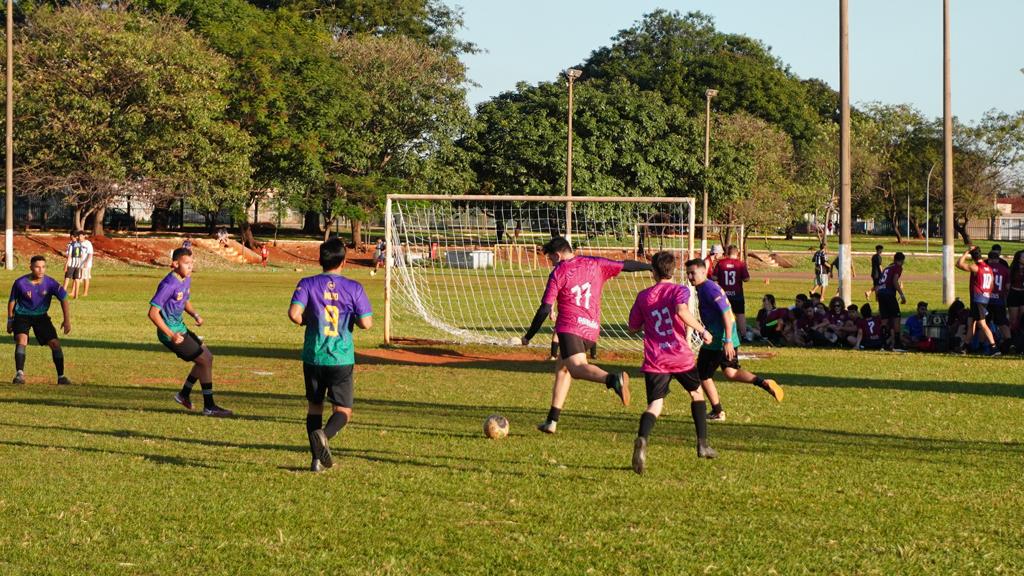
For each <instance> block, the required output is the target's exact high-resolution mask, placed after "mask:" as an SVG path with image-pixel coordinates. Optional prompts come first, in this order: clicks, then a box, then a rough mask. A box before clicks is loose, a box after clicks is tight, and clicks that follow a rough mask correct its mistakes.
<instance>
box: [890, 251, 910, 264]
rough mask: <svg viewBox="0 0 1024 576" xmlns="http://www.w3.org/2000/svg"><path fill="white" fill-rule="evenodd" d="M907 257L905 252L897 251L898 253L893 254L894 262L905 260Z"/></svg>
mask: <svg viewBox="0 0 1024 576" xmlns="http://www.w3.org/2000/svg"><path fill="white" fill-rule="evenodd" d="M906 259H907V255H906V254H904V253H903V252H897V253H895V254H893V256H892V260H893V262H903V261H904V260H906Z"/></svg>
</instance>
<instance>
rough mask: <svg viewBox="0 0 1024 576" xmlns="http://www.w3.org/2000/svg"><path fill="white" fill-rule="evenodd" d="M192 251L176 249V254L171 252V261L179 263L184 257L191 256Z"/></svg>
mask: <svg viewBox="0 0 1024 576" xmlns="http://www.w3.org/2000/svg"><path fill="white" fill-rule="evenodd" d="M191 255H192V251H191V250H189V249H188V248H175V249H174V252H171V260H172V261H173V262H177V261H178V260H179V259H180V258H181V257H182V256H191Z"/></svg>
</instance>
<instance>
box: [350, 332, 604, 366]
mask: <svg viewBox="0 0 1024 576" xmlns="http://www.w3.org/2000/svg"><path fill="white" fill-rule="evenodd" d="M396 344H399V345H398V346H385V347H381V348H370V349H367V350H360V351H359V352H358V355H359V356H360V359H359V362H360V363H369V364H374V363H382V364H383V363H387V364H413V365H421V366H444V365H453V364H466V363H469V362H543V361H545V360H546V359H547V350H545V349H541V348H493V349H480V348H473V349H470V350H468V351H459V350H455V349H453V348H452V344H451V343H450V342H438V341H433V340H421V339H402V340H398V341H396ZM623 358H624V356H623V355H621V354H617V353H614V352H608V351H601V350H600V347H599V348H598V359H597V362H617V361H619V360H622V359H623Z"/></svg>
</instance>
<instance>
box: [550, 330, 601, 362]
mask: <svg viewBox="0 0 1024 576" xmlns="http://www.w3.org/2000/svg"><path fill="white" fill-rule="evenodd" d="M596 345H597V343H596V342H591V341H590V340H584V339H583V338H581V337H579V336H577V335H575V334H570V333H568V332H559V333H558V349H559V350H560V351H561V353H562V360H565V359H566V358H568V357H570V356H573V355H575V354H586V353H587V352H589V351H590V350H591V349H593V348H594V346H596Z"/></svg>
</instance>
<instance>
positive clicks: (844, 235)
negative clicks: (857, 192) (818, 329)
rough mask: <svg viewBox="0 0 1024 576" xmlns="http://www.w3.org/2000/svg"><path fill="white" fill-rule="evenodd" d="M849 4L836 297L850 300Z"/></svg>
mask: <svg viewBox="0 0 1024 576" xmlns="http://www.w3.org/2000/svg"><path fill="white" fill-rule="evenodd" d="M848 14H849V0H839V295H840V296H841V297H842V299H843V302H845V303H846V304H847V305H849V304H850V302H851V301H852V300H853V278H852V274H851V272H852V267H851V266H850V264H851V261H850V258H852V257H853V250H852V233H851V228H852V226H851V225H852V222H851V218H852V210H851V209H850V27H849V18H848Z"/></svg>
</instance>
